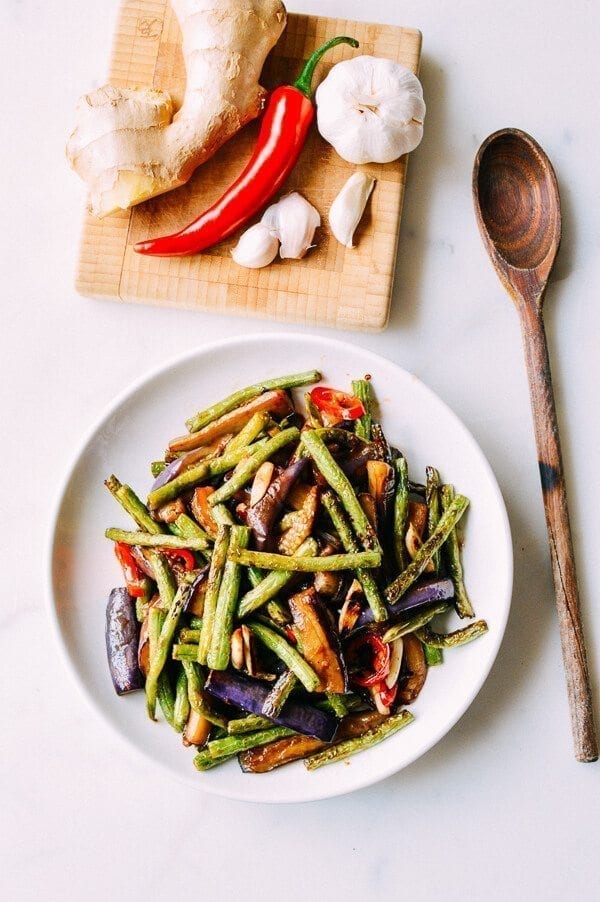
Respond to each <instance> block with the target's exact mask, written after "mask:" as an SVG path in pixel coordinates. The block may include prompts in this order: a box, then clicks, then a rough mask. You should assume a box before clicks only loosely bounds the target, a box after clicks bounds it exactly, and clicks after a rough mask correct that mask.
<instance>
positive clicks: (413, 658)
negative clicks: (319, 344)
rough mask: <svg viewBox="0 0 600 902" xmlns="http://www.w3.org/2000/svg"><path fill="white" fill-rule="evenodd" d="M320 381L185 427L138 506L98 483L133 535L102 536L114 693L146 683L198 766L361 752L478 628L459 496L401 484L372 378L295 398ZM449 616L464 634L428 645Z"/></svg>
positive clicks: (239, 402)
mask: <svg viewBox="0 0 600 902" xmlns="http://www.w3.org/2000/svg"><path fill="white" fill-rule="evenodd" d="M320 380H321V374H320V373H318V372H316V371H310V372H306V373H299V374H295V375H291V376H284V377H281V378H276V379H270V380H265V381H264V382H262V383H259V384H256V385H252V386H249V387H247V388H245V389H242V390H240V391H237V392H235V393H234V394H232V395H230V396H229V397H227V398H225V399H224V400H222V401H220V402H218V403H216V404H214V405H212V406H211V407H209V408H207V409H206V410H203V411H201V412H200V413H198V414H196V415H195V416H194V417H192V418H191V419H190V420H189V421H188V422H187V424H186V425H187V427H188V432H187V433H186V434H185V435H183V436H180V437H177V438H174V439H172V440H171V441H170V442H169V445H168V448H167V451H166V454H165V455H164V459H163V460H157V461H154V462H153V463H152V464H151V473H152V476H153V477H154V482H153V484H152V486H151V488H150V492H149V494H148V497H147V499H146V503H144V502H143V501H142V500H141V499H140V498H139V497H138V496H137V495H136V494H135V492H134V491H133V489H131V488H130V487H129V486H127V485H124V484H122V483H121V482H119V480H118V479H117V478H116V476H110V477H109V478H108V479H107V480H106V486H107V488H108V490H109V491H110V492H111V494H112V495H113V496H114V498H115V499H116V500H117V501H118V502H119V503H120V505H121V507H122V508H123V509H124V511H126V513H127V514H128V515H129V517H130V519H131V521H132V522H131V523H130V524H129V528H127V529H121V528H110V529H107V530H106V537H107V538H108V539H110V540H111V541H112V542H113V543H114V550H115V554H116V557H117V560H118V562H119V564H120V566H121V569H122V572H123V578H124V581H125V586H124V587H122V588H116V589H113V591H112V592H111V594H110V598H109V601H108V607H107V620H106V644H107V652H108V661H109V667H110V672H111V676H112V679H113V683H114V687H115V689H116V691H117V693H119V694H123V693H125V692H130V691H132V690H136V689H143V690H144V692H145V698H146V709H147V712H148V716H149V717H150V718H152V719H153V720H155V719H157V712H158V709H160V711H161V712H162V715H163V717H164V719H165V720H166V721H167V722H168V723H169V724H170V725H171V726H172V727H173V729H174V730H175V731H177V732H179V733H181V734H182V738H183V744H184V745H186V746H194V747H195V748H196V754H195V758H194V764H195V766H196V767H197V768H198V770H202V771H203V770H207V769H209V768H212V767H215V766H217V765H219V764H222V763H223V762H225V761H228V760H230V759H231V758H233V757H235V756H237V758H238V760H239V763H240V765H241V767H242V769H243V770H244V771H248V772H252V773H262V772H265V771H270V770H272V769H273V768H276V767H279V766H281V765H284V764H287V763H288V762H291V761H296V760H299V759H303V760H304V763H305V765H306V766H307V768H308V769H309V770H312V769H314V768H317V767H320V766H322V765H324V764H328V763H329V762H332V761H339V760H341V759H345V758H347V757H348V756H350V755H352V754H354V753H355V752H357V751H360V750H362V749H365V748H369V747H370V746H373V745H375V744H376V743H378V742H380V741H381V740H383V739H385V738H386V737H387V736H390V735H391V734H393V733H395V732H397V731H398V730H400V729H401V728H402V727H404V726H406V725H407V724H409V723H410V722H411V721H412V720H413V715H412V714H411V712H410V711H409V710H408V706H410V705H411V703H412V702H414V701H415V699H416V698H417V697H418V696H419V694H420V692H421V691H422V689H423V686H424V684H425V681H426V678H427V673H428V669H429V668H430V667H433V666H436V665H439V664H441V663H442V660H443V650H444V649H447V648H453V647H454V646H458V645H462V644H464V643H466V642H469V641H471V640H472V639H475V638H476V637H478V636H480V635H482V634H483V633H485V632H486V631H487V626H486V623H485V621H483V620H477V621H475V620H473V619H472V618H474V616H475V615H474V611H473V608H472V605H471V601H470V599H469V596H468V594H467V591H466V588H465V583H464V579H463V570H462V564H461V555H460V548H461V539H460V538H459V534H458V531H457V524H458V523H459V521H460V519H461V517H462V516H463V514H464V513H465V511H466V509H467V507H468V504H469V502H468V499H467V498H466V497H465V496H464V495H461V494H459V493H458V492H455V490H454V488H453V486H451V485H449V484H445V483H443V482H442V480H441V478H440V474H439V472H438V470H437V469H435V467H432V466H431V467H427V468H426V472H425V474H424V482H423V484H421V483H418V482H413V481H412V476H413V474H412V473H410V474H409V468H408V461H407V459H406V457H405V456H404V455H403V453H402V451H401V450H399V449H398V448H396V447H395V446H394V445H392V444H390V443H389V441H388V437H387V436H386V435H385V433H384V430H383V427H382V425H381V423H380V422H379V416H378V414H377V405H376V404H375V399H374V397H373V392H372V386H371V380H370V377H369V376H366V377H365V378H364V379H359V380H357V381H355V382H353V383H352V386H351V391H349V392H348V391H344V390H341V389H339V388H330V387H325V386H321V385H319V386H317V387H315V388H313V389H312V391H307V392H306V393H305V395H304V404H303V405H301V404H298V403H297V402H295V401H294V398H293V396H292V389H295V390H298V389H301V388H303V387H306V386H309V385H311V384H314V383H317V382H319V381H320ZM300 408H302V409H300ZM451 610H455V611H456V613H457V614H458V615H459V617H461V618H468V619H470V620H471V622H470V623H469V624H468V625H467V626H464V627H462V628H461V629H457V630H455V631H453V632H451V633H443V632H439V631H438V629H435V628H434V626H433V622H434V619H435V618H436V617H438V616H439V615H443V614H444V613H446V612H448V611H451Z"/></svg>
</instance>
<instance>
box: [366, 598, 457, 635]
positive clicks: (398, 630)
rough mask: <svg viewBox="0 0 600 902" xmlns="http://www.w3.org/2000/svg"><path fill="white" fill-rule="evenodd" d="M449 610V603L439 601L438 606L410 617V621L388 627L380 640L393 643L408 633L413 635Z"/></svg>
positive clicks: (402, 621)
mask: <svg viewBox="0 0 600 902" xmlns="http://www.w3.org/2000/svg"><path fill="white" fill-rule="evenodd" d="M449 610H450V603H449V602H447V601H440V602H438V604H436V605H434V606H433V607H431V608H429V610H428V611H424V612H422V613H421V614H416V615H415V616H414V617H411V618H410V620H401V621H399V622H398V623H394V624H393V625H392V626H390V627H388V629H387V630H386V631H385V633H384V634H383V636H382V637H381V638H382V640H383V641H384V642H393V641H394V639H399V638H400V637H401V636H406V635H407V634H408V633H414V632H415V631H416V630H418V629H420V628H421V627H422V626H425V625H426V624H427V623H429V621H430V620H433V618H434V617H437V615H438V614H444V613H445V612H446V611H449Z"/></svg>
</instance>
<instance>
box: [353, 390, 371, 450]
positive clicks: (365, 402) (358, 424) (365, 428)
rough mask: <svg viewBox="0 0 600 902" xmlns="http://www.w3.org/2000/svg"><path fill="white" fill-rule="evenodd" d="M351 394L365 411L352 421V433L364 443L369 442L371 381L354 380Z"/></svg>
mask: <svg viewBox="0 0 600 902" xmlns="http://www.w3.org/2000/svg"><path fill="white" fill-rule="evenodd" d="M352 394H353V395H355V396H356V397H357V398H358V400H359V401H360V402H361V404H362V406H363V407H364V409H365V412H364V414H363V415H362V416H360V417H358V419H357V420H355V421H354V433H355V435H357V436H358V437H359V438H361V439H362V440H363V441H365V442H370V441H371V422H372V417H371V406H372V402H373V397H372V391H371V381H370V380H369V379H355V380H354V381H353V382H352Z"/></svg>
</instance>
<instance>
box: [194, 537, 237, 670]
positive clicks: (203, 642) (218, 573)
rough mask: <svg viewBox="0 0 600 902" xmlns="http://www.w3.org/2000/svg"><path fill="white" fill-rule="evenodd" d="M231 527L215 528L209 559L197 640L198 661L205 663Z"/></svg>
mask: <svg viewBox="0 0 600 902" xmlns="http://www.w3.org/2000/svg"><path fill="white" fill-rule="evenodd" d="M230 530H231V527H229V526H223V525H220V526H219V528H218V530H217V537H216V539H215V547H214V549H213V555H212V558H211V561H210V569H209V571H208V577H207V580H206V593H205V595H204V614H203V617H202V632H201V634H200V641H199V642H198V663H199V664H206V661H207V658H208V650H209V648H210V645H211V640H212V634H213V628H214V622H215V611H216V609H217V599H218V597H219V589H220V588H221V582H222V580H223V572H224V570H225V564H226V563H227V552H228V550H229V538H230Z"/></svg>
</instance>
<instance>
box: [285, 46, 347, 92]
mask: <svg viewBox="0 0 600 902" xmlns="http://www.w3.org/2000/svg"><path fill="white" fill-rule="evenodd" d="M338 44H350V46H351V47H358V41H357V40H356V38H349V37H346V36H344V35H343V36H340V37H337V38H331V40H330V41H326V42H325V44H322V45H321V46H320V47H317V49H316V50H315V52H314V53H312V54H311V55H310V56H309V58H308V59H307V61H306V63H305V64H304V68H303V69H302V72H301V73H300V75H299V76H298V78H297V79H296V81H295V82H294V87H295V88H297V89H298V90H299V91H302V93H303V94H304V95H305V96H306V97H308V99H309V100H312V95H313V89H312V79H313V75H314V71H315V69H316V68H317V64H318V63H319V61H320V59H321V57H322V56H323V54H324V53H327V51H328V50H331V48H332V47H336V46H337V45H338Z"/></svg>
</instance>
